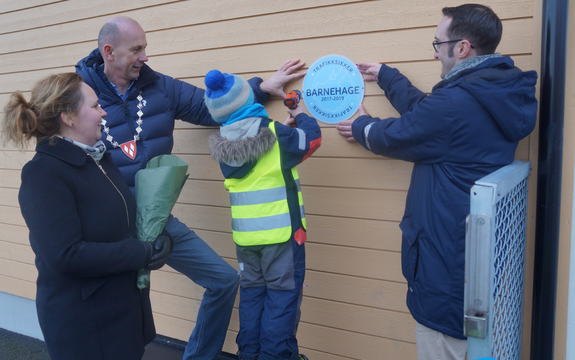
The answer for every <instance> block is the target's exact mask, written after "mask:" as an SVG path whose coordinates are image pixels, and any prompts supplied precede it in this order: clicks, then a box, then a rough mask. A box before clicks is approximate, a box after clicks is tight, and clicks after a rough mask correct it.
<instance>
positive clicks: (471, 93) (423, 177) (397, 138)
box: [352, 56, 537, 338]
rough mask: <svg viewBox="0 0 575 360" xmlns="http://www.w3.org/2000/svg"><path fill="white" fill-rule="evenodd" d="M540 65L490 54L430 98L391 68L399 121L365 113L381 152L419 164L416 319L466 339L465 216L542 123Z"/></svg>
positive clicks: (368, 140) (365, 139)
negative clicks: (477, 192)
mask: <svg viewBox="0 0 575 360" xmlns="http://www.w3.org/2000/svg"><path fill="white" fill-rule="evenodd" d="M536 81H537V75H536V73H535V72H534V71H529V72H522V71H521V70H519V69H518V68H516V67H515V66H514V63H513V61H512V60H511V59H510V58H509V57H506V56H498V57H493V58H489V59H487V60H485V61H483V62H482V63H480V64H478V65H476V66H474V67H472V68H469V69H465V70H463V71H461V72H459V73H458V74H457V75H455V76H453V77H452V78H449V79H448V80H443V81H441V82H440V83H438V84H437V85H436V86H435V87H434V88H433V91H432V93H431V94H429V95H426V94H424V93H422V92H421V91H419V90H418V89H417V88H415V87H414V86H413V85H411V83H410V82H409V81H408V79H407V78H406V77H405V76H403V75H402V74H400V73H399V71H397V70H396V69H392V68H390V67H388V66H385V65H383V66H382V68H381V70H380V72H379V76H378V84H379V86H380V87H381V88H382V89H383V90H384V91H385V94H386V96H387V97H388V99H389V101H390V102H391V104H392V105H393V106H394V107H395V109H396V110H397V111H398V112H399V114H400V117H397V118H388V119H376V118H372V117H370V116H361V117H359V118H358V119H357V120H356V121H355V122H354V123H353V126H352V130H353V137H354V138H355V139H356V140H357V141H358V142H360V143H361V144H362V145H363V146H365V147H366V148H368V149H369V150H371V151H372V152H374V153H376V154H381V155H384V156H389V157H393V158H398V159H402V160H407V161H411V162H413V163H414V167H413V171H412V174H411V184H410V187H409V191H408V195H407V200H406V208H405V214H404V217H403V220H402V221H401V224H400V227H401V230H402V233H403V241H402V251H401V253H402V268H403V275H404V276H405V278H406V279H407V282H408V291H407V305H408V307H409V310H410V311H411V313H412V315H413V317H414V318H415V320H416V321H418V322H419V323H421V324H423V325H424V326H427V327H429V328H432V329H434V330H437V331H440V332H442V333H444V334H447V335H450V336H453V337H456V338H464V335H463V287H464V263H465V218H466V216H467V214H468V213H469V191H470V189H471V186H472V185H473V183H474V182H475V181H476V180H478V179H479V178H481V177H483V176H485V175H487V174H489V173H490V172H492V171H495V170H497V169H498V168H500V167H502V166H504V165H507V164H509V163H510V162H511V161H513V160H514V156H515V149H516V148H517V142H518V141H519V140H520V139H522V138H524V137H525V136H527V135H529V133H530V132H531V131H532V130H533V128H534V126H535V121H536V111H537V103H536V99H535V83H536Z"/></svg>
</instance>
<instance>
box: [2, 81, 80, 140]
mask: <svg viewBox="0 0 575 360" xmlns="http://www.w3.org/2000/svg"><path fill="white" fill-rule="evenodd" d="M81 85H82V78H81V77H80V76H79V75H78V74H75V73H71V72H70V73H61V74H55V75H50V76H48V77H46V78H44V79H42V80H40V81H38V82H37V83H36V84H35V85H34V88H33V89H32V95H31V97H30V101H27V100H26V99H25V98H24V96H23V95H22V93H20V92H15V93H13V94H12V95H11V96H10V99H9V101H8V104H7V105H6V106H5V108H4V122H3V124H2V133H3V135H4V137H5V138H6V139H8V140H11V141H13V142H14V143H16V144H18V145H20V146H24V144H25V143H26V142H27V141H28V140H30V138H32V137H34V138H36V139H37V140H38V141H40V140H43V139H45V138H50V137H52V136H54V135H56V134H58V132H59V131H60V114H61V113H76V112H77V111H78V109H79V108H80V106H81V105H82V101H83V97H82V92H81Z"/></svg>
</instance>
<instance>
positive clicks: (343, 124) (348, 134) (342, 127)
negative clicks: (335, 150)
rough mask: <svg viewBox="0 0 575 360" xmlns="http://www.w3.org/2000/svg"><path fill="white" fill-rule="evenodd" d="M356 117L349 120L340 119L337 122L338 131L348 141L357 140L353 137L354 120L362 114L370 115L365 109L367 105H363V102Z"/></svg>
mask: <svg viewBox="0 0 575 360" xmlns="http://www.w3.org/2000/svg"><path fill="white" fill-rule="evenodd" d="M356 115H357V116H356V117H354V118H353V119H348V120H344V121H340V122H339V123H338V124H337V131H338V133H339V134H340V135H341V136H343V138H344V139H345V140H346V141H347V142H355V139H354V138H353V133H352V130H351V127H352V126H353V122H354V121H355V119H357V118H358V117H360V116H363V115H368V116H369V114H368V113H367V111H366V110H365V107H364V106H363V104H360V105H359V108H358V109H357V113H356Z"/></svg>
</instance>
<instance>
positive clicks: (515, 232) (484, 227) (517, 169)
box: [464, 161, 530, 360]
mask: <svg viewBox="0 0 575 360" xmlns="http://www.w3.org/2000/svg"><path fill="white" fill-rule="evenodd" d="M529 170H530V165H529V163H528V162H524V161H514V162H513V163H512V164H510V165H507V166H505V167H503V168H501V169H499V170H497V171H495V172H493V173H492V174H489V175H487V176H485V177H483V178H481V179H479V180H478V181H476V182H475V185H474V186H473V187H472V188H471V206H470V214H469V216H468V218H467V231H466V239H465V305H464V331H465V334H466V336H467V337H468V353H467V356H468V357H467V358H468V359H469V360H476V359H479V358H494V359H497V360H514V359H519V358H520V350H521V332H522V316H523V296H524V294H523V284H524V267H525V236H526V234H525V233H526V225H527V177H528V175H529Z"/></svg>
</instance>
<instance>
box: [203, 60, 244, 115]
mask: <svg viewBox="0 0 575 360" xmlns="http://www.w3.org/2000/svg"><path fill="white" fill-rule="evenodd" d="M204 82H205V84H206V92H205V94H204V102H205V104H206V106H207V108H208V110H209V112H210V115H212V118H213V119H214V121H216V122H219V123H222V124H223V123H226V122H227V121H229V120H231V119H232V118H233V116H232V115H233V114H234V113H236V112H237V111H238V110H241V109H242V108H244V107H245V106H250V105H253V104H254V93H253V91H252V88H251V87H250V85H249V84H248V82H247V81H246V80H244V79H242V78H241V77H239V76H237V75H234V74H226V73H223V72H221V71H219V70H210V71H209V72H208V73H207V74H206V77H205V79H204Z"/></svg>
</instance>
